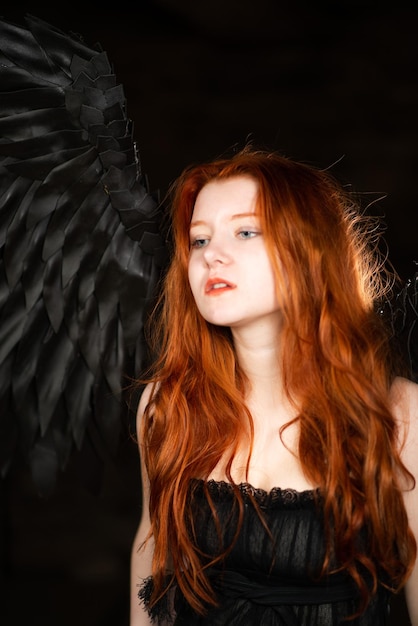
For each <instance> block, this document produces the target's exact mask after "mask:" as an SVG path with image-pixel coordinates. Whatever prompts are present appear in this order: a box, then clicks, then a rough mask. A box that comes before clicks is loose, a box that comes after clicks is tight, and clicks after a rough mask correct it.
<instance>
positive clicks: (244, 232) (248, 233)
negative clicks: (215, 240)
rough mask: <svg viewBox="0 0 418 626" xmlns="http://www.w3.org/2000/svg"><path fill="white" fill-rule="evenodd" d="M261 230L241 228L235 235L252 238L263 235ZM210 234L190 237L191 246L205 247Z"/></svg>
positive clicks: (241, 237)
mask: <svg viewBox="0 0 418 626" xmlns="http://www.w3.org/2000/svg"><path fill="white" fill-rule="evenodd" d="M261 234H262V233H261V230H260V229H258V228H254V227H252V228H240V229H239V230H237V231H236V232H235V236H236V237H237V238H238V239H252V238H253V237H257V236H258V235H261ZM210 239H211V238H210V237H209V236H202V235H199V236H197V237H193V236H191V237H190V248H204V247H205V246H207V245H208V243H209V242H210Z"/></svg>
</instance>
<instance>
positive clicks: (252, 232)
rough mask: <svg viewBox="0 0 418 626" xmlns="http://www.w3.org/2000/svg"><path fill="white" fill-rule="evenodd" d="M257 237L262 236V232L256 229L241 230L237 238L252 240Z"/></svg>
mask: <svg viewBox="0 0 418 626" xmlns="http://www.w3.org/2000/svg"><path fill="white" fill-rule="evenodd" d="M257 235H261V231H260V230H258V229H255V228H241V229H240V230H239V231H238V232H237V236H238V237H239V238H240V239H252V238H253V237H257Z"/></svg>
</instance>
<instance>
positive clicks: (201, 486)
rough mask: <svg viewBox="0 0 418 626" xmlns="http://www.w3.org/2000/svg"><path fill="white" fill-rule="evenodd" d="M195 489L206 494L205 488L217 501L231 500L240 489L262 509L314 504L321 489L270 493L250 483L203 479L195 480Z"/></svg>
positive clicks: (275, 489)
mask: <svg viewBox="0 0 418 626" xmlns="http://www.w3.org/2000/svg"><path fill="white" fill-rule="evenodd" d="M193 482H194V489H195V493H196V492H201V493H204V492H205V488H206V489H207V490H208V491H209V494H210V495H211V497H213V498H215V499H222V500H223V499H229V498H230V497H231V496H233V495H234V493H235V490H236V489H239V491H240V493H241V495H242V496H243V498H244V500H245V499H253V500H255V501H256V502H257V504H258V505H259V506H261V507H265V506H283V507H293V506H294V507H296V508H299V507H301V506H304V505H307V504H313V503H316V502H317V501H318V499H319V498H320V491H319V489H305V490H304V491H298V490H297V489H291V488H286V489H282V488H281V487H273V488H272V489H270V490H269V491H267V490H265V489H262V488H261V487H254V486H253V485H251V484H250V483H247V482H243V483H239V484H237V485H234V484H232V483H229V482H227V481H224V480H213V479H210V480H204V479H201V478H196V479H194V481H193Z"/></svg>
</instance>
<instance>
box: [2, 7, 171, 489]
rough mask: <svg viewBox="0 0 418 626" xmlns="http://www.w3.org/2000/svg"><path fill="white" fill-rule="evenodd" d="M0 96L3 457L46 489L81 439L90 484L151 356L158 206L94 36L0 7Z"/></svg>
mask: <svg viewBox="0 0 418 626" xmlns="http://www.w3.org/2000/svg"><path fill="white" fill-rule="evenodd" d="M0 102H1V104H0V364H1V365H0V405H1V407H2V411H1V416H0V434H1V436H0V439H1V444H0V471H1V473H2V475H5V474H6V473H7V472H8V471H9V469H10V467H11V465H12V463H14V462H15V461H16V459H17V458H19V457H20V458H23V459H25V461H26V462H28V463H29V464H30V466H31V469H32V475H33V478H34V480H35V483H36V485H37V487H38V490H39V491H40V492H41V493H42V494H44V495H47V494H49V493H51V492H52V491H53V489H54V486H55V483H56V478H57V474H58V472H59V471H60V470H62V469H64V468H65V467H66V465H67V462H68V460H69V458H70V455H71V454H72V451H73V449H75V450H78V451H80V452H81V454H80V456H81V457H83V458H84V459H85V462H86V463H87V464H88V465H89V466H91V467H93V466H94V467H95V468H96V471H95V472H94V476H95V479H94V480H93V483H94V485H95V486H97V484H98V482H99V481H98V480H97V476H98V475H99V474H100V469H99V468H100V466H101V459H102V457H103V454H104V455H106V454H107V453H111V454H112V453H114V452H115V450H116V448H117V445H118V437H119V433H120V429H121V424H122V414H123V412H125V413H126V411H127V409H126V407H125V404H124V403H123V388H124V386H125V385H126V383H127V381H128V379H130V378H131V377H135V376H137V375H138V374H139V373H140V370H141V369H142V368H143V367H145V365H146V352H145V349H144V347H143V346H144V345H145V344H144V340H143V326H144V322H145V318H146V314H147V307H148V306H149V303H150V301H151V299H152V297H153V294H154V292H155V288H156V285H157V282H158V280H159V277H160V274H161V268H162V265H163V264H164V262H165V258H166V252H165V244H164V242H163V240H162V237H161V235H160V217H161V210H160V207H159V203H158V199H157V198H156V194H151V193H150V192H149V189H148V185H147V183H146V179H145V177H144V176H143V175H142V173H141V171H140V169H139V158H138V155H137V154H136V147H135V143H134V140H133V130H132V124H131V121H130V120H129V118H128V117H127V112H126V102H125V97H124V93H123V88H122V86H121V85H118V84H117V80H116V77H115V75H114V72H113V70H112V68H111V66H110V64H109V61H108V59H107V55H106V53H105V52H104V51H102V50H101V49H99V47H98V46H97V47H95V48H93V47H90V46H88V45H86V44H85V43H84V42H83V41H81V39H78V38H77V37H76V36H72V35H67V34H65V33H63V32H61V31H59V30H57V29H56V28H54V27H53V26H51V25H49V24H47V23H45V22H43V21H41V20H39V19H37V18H34V17H31V16H28V17H27V18H26V25H25V26H19V25H15V24H12V23H9V22H6V21H1V22H0ZM104 451H105V452H104ZM22 455H23V456H22ZM91 455H93V456H95V457H97V459H96V458H95V459H92V458H91Z"/></svg>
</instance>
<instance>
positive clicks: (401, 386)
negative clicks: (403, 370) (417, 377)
mask: <svg viewBox="0 0 418 626" xmlns="http://www.w3.org/2000/svg"><path fill="white" fill-rule="evenodd" d="M390 397H391V402H392V411H393V415H394V417H395V419H396V421H397V423H398V427H399V439H400V449H401V456H402V459H403V461H404V463H405V464H406V466H407V467H408V469H409V470H410V471H411V472H412V473H413V474H414V476H415V477H416V478H418V384H416V383H414V382H412V381H411V380H408V379H406V378H400V377H399V378H396V379H395V381H394V383H393V385H392V388H391V392H390Z"/></svg>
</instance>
